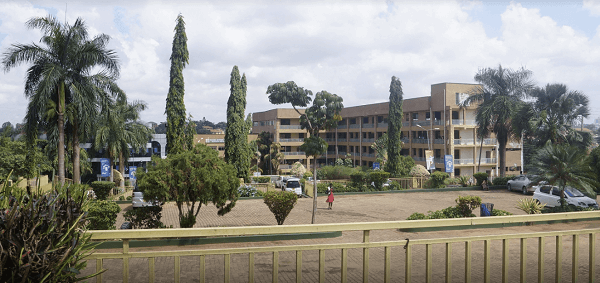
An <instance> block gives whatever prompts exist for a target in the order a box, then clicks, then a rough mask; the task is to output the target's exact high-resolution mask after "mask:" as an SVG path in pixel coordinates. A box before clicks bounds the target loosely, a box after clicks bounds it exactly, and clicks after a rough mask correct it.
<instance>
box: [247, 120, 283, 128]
mask: <svg viewBox="0 0 600 283" xmlns="http://www.w3.org/2000/svg"><path fill="white" fill-rule="evenodd" d="M288 121H289V119H288ZM253 125H254V127H258V126H273V125H275V121H254V123H253ZM282 125H283V124H282ZM288 125H289V124H288Z"/></svg>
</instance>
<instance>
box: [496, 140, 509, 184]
mask: <svg viewBox="0 0 600 283" xmlns="http://www.w3.org/2000/svg"><path fill="white" fill-rule="evenodd" d="M506 143H507V140H506V139H498V158H499V163H500V165H499V166H500V177H504V174H505V172H506Z"/></svg>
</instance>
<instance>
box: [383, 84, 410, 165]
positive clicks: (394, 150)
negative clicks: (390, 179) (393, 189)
mask: <svg viewBox="0 0 600 283" xmlns="http://www.w3.org/2000/svg"><path fill="white" fill-rule="evenodd" d="M402 114H403V112H402V83H401V82H400V80H399V79H398V78H396V77H395V76H393V77H392V81H391V82H390V103H389V112H388V131H387V134H388V143H387V154H388V162H386V164H385V165H386V166H385V171H387V172H390V174H391V175H392V176H394V177H399V176H406V175H407V174H408V173H409V172H410V169H411V168H412V167H413V165H414V160H413V165H411V166H409V167H408V170H406V169H407V168H406V167H407V166H408V164H405V163H407V160H402V156H401V155H400V152H401V151H402V140H401V133H402ZM411 160H412V158H411Z"/></svg>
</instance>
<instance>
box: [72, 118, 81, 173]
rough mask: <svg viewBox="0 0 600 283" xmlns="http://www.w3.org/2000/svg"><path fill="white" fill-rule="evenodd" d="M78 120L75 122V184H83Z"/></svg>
mask: <svg viewBox="0 0 600 283" xmlns="http://www.w3.org/2000/svg"><path fill="white" fill-rule="evenodd" d="M78 126H79V125H78V124H77V120H75V121H73V183H74V184H81V168H80V167H79V166H80V165H79V156H80V152H79V133H78V131H79V129H78Z"/></svg>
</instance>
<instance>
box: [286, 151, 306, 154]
mask: <svg viewBox="0 0 600 283" xmlns="http://www.w3.org/2000/svg"><path fill="white" fill-rule="evenodd" d="M283 155H306V153H304V151H291V152H284V153H283Z"/></svg>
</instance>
